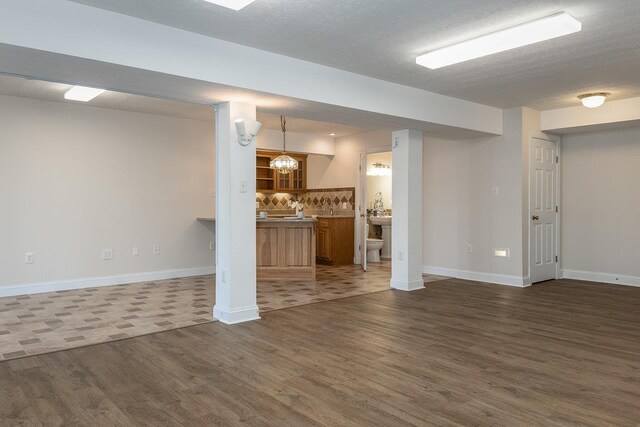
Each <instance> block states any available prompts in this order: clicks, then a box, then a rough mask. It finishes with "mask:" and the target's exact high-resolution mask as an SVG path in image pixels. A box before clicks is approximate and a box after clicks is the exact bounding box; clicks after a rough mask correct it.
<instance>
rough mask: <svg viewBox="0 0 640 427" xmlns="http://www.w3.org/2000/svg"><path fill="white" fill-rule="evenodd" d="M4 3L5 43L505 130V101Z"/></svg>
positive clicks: (105, 17) (73, 10)
mask: <svg viewBox="0 0 640 427" xmlns="http://www.w3.org/2000/svg"><path fill="white" fill-rule="evenodd" d="M0 7H1V8H2V14H0V43H3V44H6V45H12V46H19V47H23V48H28V49H36V50H40V51H44V52H52V53H56V54H61V55H69V56H74V57H78V58H85V59H89V60H94V61H101V62H105V63H110V64H116V65H121V66H126V67H133V68H137V69H142V70H148V71H153V72H159V73H164V74H168V75H174V76H179V77H185V78H189V79H196V80H199V81H204V82H211V83H216V84H220V85H226V86H229V87H236V88H242V89H247V90H251V91H258V92H262V93H269V94H275V95H279V96H285V97H290V98H296V99H300V100H304V101H311V102H316V103H322V104H327V105H333V106H339V107H344V108H349V109H353V110H359V111H367V112H372V113H376V114H381V115H385V116H389V117H397V118H400V119H404V120H412V121H416V122H423V123H432V124H436V125H443V126H449V127H455V128H459V129H465V130H470V131H474V132H481V133H486V134H494V135H499V134H502V110H500V109H498V108H494V107H490V106H486V105H482V104H477V103H473V102H469V101H464V100H460V99H456V98H452V97H448V96H443V95H439V94H435V93H432V92H427V91H424V90H420V89H416V88H411V87H407V86H403V85H399V84H395V83H391V82H387V81H382V80H378V79H374V78H371V77H366V76H363V75H359V74H354V73H350V72H346V71H342V70H338V69H335V68H331V67H326V66H323V65H319V64H314V63H311V62H307V61H302V60H298V59H294V58H290V57H286V56H282V55H278V54H274V53H270V52H266V51H262V50H258V49H253V48H250V47H246V46H242V45H238V44H234V43H230V42H225V41H222V40H218V39H214V38H211V37H206V36H203V35H199V34H195V33H191V32H188V31H184V30H180V29H176V28H172V27H167V26H164V25H160V24H156V23H153V22H149V21H145V20H141V19H138V18H133V17H130V16H126V15H121V14H117V13H113V12H109V11H105V10H102V9H97V8H93V7H89V6H85V5H81V4H77V3H73V2H67V1H62V0H20V1H12V0H0ZM238 31H242V28H239V29H238ZM0 71H3V70H2V65H0Z"/></svg>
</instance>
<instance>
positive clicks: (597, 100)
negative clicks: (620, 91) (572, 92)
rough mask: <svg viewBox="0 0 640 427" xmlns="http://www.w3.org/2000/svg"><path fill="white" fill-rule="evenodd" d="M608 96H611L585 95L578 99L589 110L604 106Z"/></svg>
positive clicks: (600, 93)
mask: <svg viewBox="0 0 640 427" xmlns="http://www.w3.org/2000/svg"><path fill="white" fill-rule="evenodd" d="M607 96H609V93H608V92H598V93H585V94H584V95H580V96H578V99H579V100H580V101H582V105H584V106H585V107H587V108H598V107H599V106H601V105H602V104H604V100H605V98H606V97H607Z"/></svg>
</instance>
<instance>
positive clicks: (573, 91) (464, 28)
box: [73, 0, 640, 110]
mask: <svg viewBox="0 0 640 427" xmlns="http://www.w3.org/2000/svg"><path fill="white" fill-rule="evenodd" d="M73 1H75V2H76V3H82V4H85V5H89V6H94V7H99V8H103V9H107V10H111V11H114V12H118V13H122V14H126V15H130V16H135V17H138V18H141V19H145V20H149V21H154V22H157V23H161V24H165V25H169V26H173V27H177V28H181V29H184V30H188V31H192V32H197V33H201V34H205V35H209V36H211V37H215V38H219V39H223V40H228V41H232V42H236V43H240V44H244V45H247V46H252V47H256V48H259V49H263V50H267V51H271V52H276V53H280V54H284V55H287V56H291V57H295V58H300V59H304V60H308V61H312V62H316V63H319V64H324V65H328V66H332V67H336V68H340V69H343V70H347V71H352V72H355V73H359V74H364V75H368V76H372V77H376V78H379V79H383V80H388V81H392V82H396V83H400V84H405V85H408V86H413V87H417V88H421V89H426V90H429V91H432V92H436V93H441V94H444V95H449V96H453V97H456V98H461V99H466V100H470V101H475V102H479V103H482V104H487V105H493V106H496V107H500V108H510V107H517V106H522V105H525V106H530V107H532V108H535V109H539V110H547V109H553V108H560V107H567V106H571V105H577V103H578V101H577V99H576V96H577V95H578V94H580V93H584V92H590V91H603V90H606V91H609V92H611V93H612V95H611V99H620V98H628V97H634V96H640V31H639V29H638V26H639V23H640V22H639V21H640V20H639V18H638V17H639V16H640V1H638V0H447V1H443V0H395V1H389V0H341V1H338V0H313V1H309V0H256V1H255V2H254V3H252V4H250V5H249V6H247V7H245V8H244V9H242V10H240V11H238V12H236V11H233V10H230V9H226V8H222V7H219V6H216V5H213V4H211V3H207V2H205V1H203V0H73ZM560 11H566V12H568V13H570V14H572V15H573V16H574V17H576V18H577V19H579V20H580V21H581V22H582V23H583V30H582V31H581V32H580V33H577V34H573V35H569V36H566V37H561V38H558V39H555V40H549V41H546V42H543V43H539V44H536V45H532V46H527V47H523V48H520V49H516V50H513V51H510V52H503V53H499V54H496V55H492V56H490V57H485V58H480V59H477V60H473V61H469V62H466V63H462V64H457V65H453V66H450V67H445V68H441V69H439V70H429V69H426V68H423V67H420V66H418V65H416V64H415V57H416V56H417V55H418V54H420V53H424V52H426V51H429V50H432V49H434V48H438V47H442V46H446V45H449V44H451V43H455V42H457V41H460V40H464V39H467V38H469V37H473V36H476V35H481V34H483V33H487V32H490V31H494V30H497V29H501V28H504V27H507V26H511V25H515V24H519V23H522V22H525V21H529V20H532V19H536V18H540V17H543V16H547V15H550V14H552V13H556V12H560Z"/></svg>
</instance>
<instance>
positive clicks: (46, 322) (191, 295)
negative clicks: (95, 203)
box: [0, 277, 213, 360]
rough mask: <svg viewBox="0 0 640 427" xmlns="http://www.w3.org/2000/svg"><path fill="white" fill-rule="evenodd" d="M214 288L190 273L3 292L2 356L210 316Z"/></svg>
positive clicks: (123, 335)
mask: <svg viewBox="0 0 640 427" xmlns="http://www.w3.org/2000/svg"><path fill="white" fill-rule="evenodd" d="M212 294H213V291H212V278H211V277H191V278H184V279H175V280H165V281H158V282H144V283H134V284H129V285H118V286H105V287H100V288H85V289H77V290H70V291H61V292H49V293H43V294H36V295H23V296H17V297H6V298H0V360H3V359H11V358H15V357H23V356H26V355H34V354H41V353H48V352H51V351H56V350H61V349H68V348H73V347H80V346H84V345H88V344H97V343H101V342H106V341H113V340H117V339H123V338H129V337H132V336H139V335H145V334H150V333H154V332H160V331H166V330H170V329H175V328H181V327H184V326H191V325H195V324H199V323H204V322H210V321H212V314H211V308H212V307H213V304H212V302H211V301H212ZM169 304H171V307H172V308H171V309H170V310H166V308H167V306H168V305H169ZM202 307H206V308H207V311H206V312H203V311H202V310H203V308H202ZM167 314H168V316H167ZM165 316H166V317H167V318H165ZM160 321H166V323H164V322H163V323H162V324H160V325H159V324H158V323H159V322H160Z"/></svg>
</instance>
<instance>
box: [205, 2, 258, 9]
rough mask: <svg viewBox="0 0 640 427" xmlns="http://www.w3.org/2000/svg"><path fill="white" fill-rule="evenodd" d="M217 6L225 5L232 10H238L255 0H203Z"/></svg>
mask: <svg viewBox="0 0 640 427" xmlns="http://www.w3.org/2000/svg"><path fill="white" fill-rule="evenodd" d="M205 1H207V2H209V3H213V4H217V5H218V6H222V7H226V8H229V9H233V10H240V9H242V8H243V7H245V6H247V5H249V4H251V3H253V2H254V1H255V0H205Z"/></svg>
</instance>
